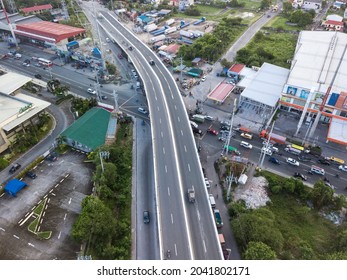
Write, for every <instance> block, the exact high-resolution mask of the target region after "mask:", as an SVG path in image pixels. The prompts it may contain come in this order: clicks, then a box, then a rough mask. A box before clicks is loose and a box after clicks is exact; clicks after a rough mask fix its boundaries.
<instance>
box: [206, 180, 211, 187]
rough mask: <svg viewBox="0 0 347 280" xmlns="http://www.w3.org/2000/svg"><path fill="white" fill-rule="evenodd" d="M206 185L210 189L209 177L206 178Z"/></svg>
mask: <svg viewBox="0 0 347 280" xmlns="http://www.w3.org/2000/svg"><path fill="white" fill-rule="evenodd" d="M205 186H206V188H208V189H209V188H210V187H211V185H210V181H209V180H208V179H207V178H205Z"/></svg>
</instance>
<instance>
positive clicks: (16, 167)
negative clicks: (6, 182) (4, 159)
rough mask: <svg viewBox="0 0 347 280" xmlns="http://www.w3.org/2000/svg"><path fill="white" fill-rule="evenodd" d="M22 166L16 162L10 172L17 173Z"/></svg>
mask: <svg viewBox="0 0 347 280" xmlns="http://www.w3.org/2000/svg"><path fill="white" fill-rule="evenodd" d="M20 167H21V165H20V164H19V163H15V164H14V165H13V166H12V167H11V169H10V173H11V174H13V173H15V172H16V171H17V170H18V169H19V168H20Z"/></svg>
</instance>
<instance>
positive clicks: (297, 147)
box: [291, 144, 305, 152]
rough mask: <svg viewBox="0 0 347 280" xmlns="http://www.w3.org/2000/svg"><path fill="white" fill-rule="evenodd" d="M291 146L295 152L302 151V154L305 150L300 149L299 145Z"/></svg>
mask: <svg viewBox="0 0 347 280" xmlns="http://www.w3.org/2000/svg"><path fill="white" fill-rule="evenodd" d="M291 146H292V148H293V149H297V150H299V151H302V152H303V151H304V150H305V148H304V147H301V146H299V145H294V144H292V145H291Z"/></svg>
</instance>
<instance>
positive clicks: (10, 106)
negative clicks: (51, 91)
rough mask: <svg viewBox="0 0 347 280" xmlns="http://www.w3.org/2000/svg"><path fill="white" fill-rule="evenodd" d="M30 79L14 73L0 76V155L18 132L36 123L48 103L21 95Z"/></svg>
mask: <svg viewBox="0 0 347 280" xmlns="http://www.w3.org/2000/svg"><path fill="white" fill-rule="evenodd" d="M29 81H32V78H29V77H27V76H23V75H20V74H16V73H3V74H2V75H0V112H1V114H0V153H1V152H3V151H5V150H6V149H7V148H8V147H9V146H10V144H11V142H13V141H14V140H15V136H16V134H17V133H18V132H19V131H22V130H23V129H25V127H26V126H28V125H32V124H34V123H35V122H36V121H37V118H38V115H39V114H40V113H43V112H44V110H45V109H46V108H47V107H48V106H49V105H50V103H49V102H46V101H43V100H41V99H38V98H35V97H32V96H29V95H26V94H23V93H21V91H20V88H21V87H22V86H23V85H25V84H26V83H28V82H29Z"/></svg>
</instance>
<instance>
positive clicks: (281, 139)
mask: <svg viewBox="0 0 347 280" xmlns="http://www.w3.org/2000/svg"><path fill="white" fill-rule="evenodd" d="M259 137H260V138H264V139H269V133H268V132H267V131H266V130H265V129H264V130H262V131H261V132H260V134H259ZM286 139H287V138H286V137H284V136H281V135H278V134H275V133H271V136H270V142H273V143H278V144H281V145H284V144H285V143H286Z"/></svg>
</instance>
